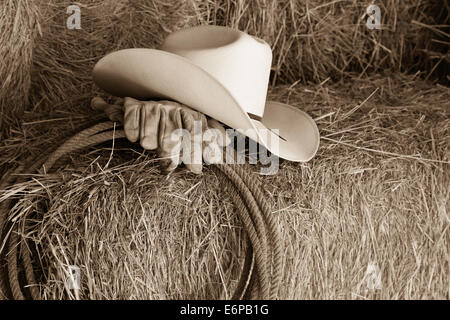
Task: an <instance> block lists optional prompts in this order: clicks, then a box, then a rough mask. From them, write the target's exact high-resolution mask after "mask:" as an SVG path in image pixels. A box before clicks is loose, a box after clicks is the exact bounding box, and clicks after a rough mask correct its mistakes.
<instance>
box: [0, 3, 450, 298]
mask: <svg viewBox="0 0 450 320" xmlns="http://www.w3.org/2000/svg"><path fill="white" fill-rule="evenodd" d="M433 3H434V2H428V1H393V0H384V1H379V3H377V4H379V5H380V6H381V9H382V17H383V18H382V22H383V30H382V31H378V30H375V31H369V30H367V28H366V26H365V19H366V17H365V16H364V10H365V8H366V6H367V5H368V4H370V2H369V1H332V2H329V1H328V2H327V1H304V2H299V1H262V0H261V1H225V0H224V1H132V0H129V1H83V2H81V3H78V4H79V5H80V7H81V13H82V21H81V23H82V29H81V30H68V29H67V28H66V24H65V22H66V18H67V16H68V15H67V14H66V8H67V6H68V5H69V4H72V3H69V2H66V1H50V2H48V1H11V0H2V2H1V6H0V39H1V41H2V47H1V48H0V50H2V51H1V54H2V55H1V56H2V57H4V58H3V60H2V61H1V65H0V67H1V80H2V83H1V92H0V106H1V107H0V108H1V109H0V110H1V112H2V116H1V117H0V120H1V122H0V123H1V132H2V134H3V136H2V141H1V145H0V150H1V153H0V164H1V166H2V169H1V170H0V173H1V172H4V171H5V170H6V169H7V168H10V167H12V166H15V165H17V164H18V163H20V160H21V158H22V157H23V156H24V155H25V154H33V155H39V154H40V153H41V152H42V150H45V149H46V148H48V147H49V146H51V145H53V144H54V143H55V142H57V141H59V140H60V139H61V136H63V135H66V134H67V132H68V131H71V130H75V129H76V128H77V127H78V125H80V124H82V123H84V122H86V121H88V120H89V119H90V118H92V116H89V114H92V111H91V110H90V109H89V100H90V98H91V97H92V96H93V95H94V94H99V93H100V94H103V93H101V92H100V91H99V90H98V88H96V87H95V86H94V85H93V83H92V80H91V78H90V70H91V69H92V66H93V64H94V63H95V62H96V61H97V60H98V59H99V58H100V57H102V56H103V55H104V54H105V53H106V52H109V51H112V50H116V49H119V48H125V47H136V46H145V47H154V46H157V44H158V43H160V42H161V40H162V39H163V38H164V36H165V35H166V34H167V33H168V32H171V31H173V30H176V29H179V28H181V27H183V26H186V25H196V24H199V23H213V24H220V25H229V26H233V27H239V28H240V29H244V30H248V31H249V32H250V33H252V34H256V35H259V36H261V37H263V38H264V39H266V40H267V41H268V42H269V43H270V44H271V45H272V47H273V49H274V62H273V72H272V79H271V81H272V88H271V92H270V96H271V98H274V99H276V100H280V101H282V102H287V103H291V104H293V105H296V106H298V107H299V108H302V109H303V110H305V111H307V112H308V113H309V114H311V115H312V116H313V117H315V118H316V121H317V123H318V126H319V129H320V131H321V134H322V141H321V148H320V150H319V152H318V155H317V156H316V158H315V159H314V160H313V161H311V162H309V163H307V164H297V163H289V162H282V164H281V168H280V172H279V173H278V174H277V175H275V176H268V177H260V178H259V179H260V180H261V183H262V186H263V187H264V190H265V192H266V194H267V196H268V199H269V200H270V202H271V203H272V205H273V208H272V209H273V213H274V214H275V215H277V217H278V219H279V225H280V228H282V230H283V234H284V235H285V237H284V239H285V247H286V255H285V261H284V267H283V268H284V269H283V271H284V284H283V287H282V288H283V289H282V292H281V297H282V298H288V299H303V298H338V299H340V298H356V299H359V298H363V299H364V298H388V299H398V298H446V299H448V298H449V297H450V283H449V277H448V270H449V265H450V253H449V248H450V243H449V241H450V233H449V224H450V220H449V216H448V200H449V190H448V187H447V186H448V185H449V182H450V176H449V170H448V169H449V168H448V164H449V161H450V160H449V151H448V145H449V138H450V135H449V128H450V126H449V121H450V120H449V119H450V117H449V113H450V111H449V110H450V104H449V101H450V99H449V98H450V92H449V89H448V87H446V86H443V85H439V84H432V83H430V82H428V81H426V80H429V79H431V78H434V77H435V76H438V77H439V76H440V79H441V80H442V79H444V82H445V80H446V76H447V74H446V73H445V72H446V71H445V70H446V69H445V67H448V34H447V33H446V30H447V29H446V27H445V26H443V25H446V24H448V20H447V19H448V7H445V6H446V5H447V2H444V3H445V4H444V5H442V4H439V2H435V3H436V4H437V5H433ZM443 67H444V68H443ZM406 73H408V74H410V75H406ZM442 75H443V77H442ZM424 79H425V80H424ZM70 159H71V161H69V162H68V163H66V164H65V166H64V167H62V168H61V169H60V170H59V171H58V173H56V174H52V175H48V176H34V177H33V178H34V179H33V180H31V181H30V182H28V183H26V184H23V185H17V186H14V187H12V188H11V189H9V190H2V191H1V193H0V201H3V200H4V199H5V197H10V196H15V197H18V198H20V201H19V202H18V204H17V206H16V207H15V209H14V211H13V212H12V213H11V218H12V219H14V221H15V222H16V223H19V224H20V225H23V223H24V217H25V216H26V215H27V214H28V213H32V212H33V217H34V219H35V220H32V221H33V222H34V223H35V229H34V231H33V232H31V233H27V234H26V235H25V236H26V237H27V238H29V239H30V240H33V241H30V242H29V243H30V244H31V243H36V247H35V246H34V245H32V246H31V250H36V251H37V252H38V253H39V258H38V260H39V262H40V263H42V264H43V265H44V269H45V270H47V272H46V273H45V274H43V275H42V277H43V279H44V280H45V281H44V285H43V286H42V287H41V292H42V294H43V296H44V298H48V299H55V298H56V299H59V298H100V299H104V298H123V299H127V298H152V299H163V298H169V299H170V298H207V299H209V298H226V297H228V295H229V293H230V291H231V290H232V287H233V285H234V283H235V281H236V275H237V272H238V268H239V267H240V265H241V262H242V258H243V251H244V250H245V248H243V245H242V238H243V234H242V232H241V228H240V224H239V223H238V221H237V219H236V216H235V215H234V212H233V206H232V205H231V203H230V199H228V198H227V195H222V194H221V189H220V186H218V185H217V179H216V177H215V176H214V174H213V173H212V172H211V171H210V170H209V169H208V168H205V172H204V174H203V175H202V176H195V175H192V174H190V173H187V172H186V171H184V170H182V169H180V170H178V171H176V172H175V173H174V174H172V175H171V176H170V177H165V176H161V175H159V171H158V166H157V161H156V159H155V157H154V155H153V154H152V153H144V152H142V150H141V149H140V148H139V147H138V146H130V145H129V144H127V143H125V142H120V141H116V142H115V144H114V147H113V148H112V145H111V144H110V143H109V144H104V145H102V147H101V148H92V149H89V150H88V151H86V152H84V153H81V154H78V155H74V156H71V157H70ZM249 170H251V171H252V172H254V173H255V175H256V174H257V170H258V169H257V168H254V167H249ZM43 203H45V205H43ZM44 209H45V210H44ZM370 263H372V264H375V265H377V266H378V267H379V268H380V270H381V274H382V288H381V289H380V290H374V291H372V290H369V289H368V288H367V286H366V280H367V277H366V276H367V275H366V274H365V272H366V269H367V266H368V265H369V264H370ZM68 265H77V266H79V267H80V268H81V272H82V290H81V291H80V292H79V295H74V292H73V291H70V290H67V289H66V288H65V286H64V280H65V278H66V277H67V272H66V271H67V266H68Z"/></svg>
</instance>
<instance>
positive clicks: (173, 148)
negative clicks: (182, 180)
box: [158, 106, 184, 172]
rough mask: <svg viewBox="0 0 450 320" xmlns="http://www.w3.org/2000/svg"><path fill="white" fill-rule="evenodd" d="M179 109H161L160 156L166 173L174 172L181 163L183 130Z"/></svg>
mask: <svg viewBox="0 0 450 320" xmlns="http://www.w3.org/2000/svg"><path fill="white" fill-rule="evenodd" d="M180 119H181V117H180V112H179V108H165V107H164V106H162V108H161V122H160V128H159V132H158V135H159V148H158V155H159V156H160V157H161V158H168V159H165V160H162V167H163V168H164V169H165V171H166V172H168V171H172V170H174V169H175V168H176V167H177V166H178V164H179V163H180V150H181V143H182V139H183V133H184V132H183V130H182V129H183V128H182V123H181V121H180Z"/></svg>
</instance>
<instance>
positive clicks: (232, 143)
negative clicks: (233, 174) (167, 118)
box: [170, 121, 280, 175]
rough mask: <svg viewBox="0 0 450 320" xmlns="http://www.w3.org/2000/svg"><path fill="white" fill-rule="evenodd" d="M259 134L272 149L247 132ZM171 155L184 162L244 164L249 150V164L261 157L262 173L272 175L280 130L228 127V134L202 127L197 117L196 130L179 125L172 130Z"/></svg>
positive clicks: (276, 165) (277, 160) (253, 134)
mask: <svg viewBox="0 0 450 320" xmlns="http://www.w3.org/2000/svg"><path fill="white" fill-rule="evenodd" d="M256 135H258V136H259V137H260V138H261V139H263V140H264V141H266V142H267V143H268V144H269V145H270V149H271V152H269V151H268V150H267V149H266V148H265V147H264V146H262V145H261V144H259V143H257V142H256V141H254V140H253V139H248V143H246V142H247V139H246V136H256ZM170 139H171V142H172V143H173V147H172V150H171V154H172V155H180V161H181V162H183V163H185V164H201V163H202V161H204V162H205V163H206V164H207V165H209V164H221V163H226V164H244V163H245V161H246V154H247V155H248V162H249V163H250V164H257V163H258V161H259V163H260V164H262V165H263V166H265V167H262V168H261V169H260V174H262V175H272V174H275V173H277V172H278V169H279V158H278V156H277V155H276V154H278V153H279V139H280V138H279V133H278V130H276V129H273V130H269V129H259V130H257V131H256V130H255V129H247V130H235V129H227V130H226V131H225V135H224V133H223V132H221V131H220V130H218V129H212V128H208V129H206V130H205V131H203V128H202V122H201V121H194V125H193V132H190V131H188V130H186V129H176V130H174V131H173V132H172V134H171V137H170Z"/></svg>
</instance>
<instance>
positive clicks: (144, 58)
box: [92, 48, 320, 162]
mask: <svg viewBox="0 0 450 320" xmlns="http://www.w3.org/2000/svg"><path fill="white" fill-rule="evenodd" d="M92 75H93V80H94V82H95V83H96V84H97V85H98V86H99V87H100V88H102V89H103V90H105V91H107V92H109V93H111V94H113V95H115V96H119V97H133V98H136V99H152V98H153V99H155V98H156V99H170V100H175V101H178V102H180V103H183V104H185V105H187V106H189V107H191V108H192V109H195V110H198V111H200V112H202V113H204V114H206V115H208V116H210V117H212V118H214V119H216V120H218V121H220V122H222V123H224V124H226V125H228V126H230V127H231V128H234V129H236V130H238V131H240V132H241V133H243V134H245V135H247V136H248V137H249V138H251V139H253V140H255V141H257V142H259V143H261V144H262V145H264V146H265V147H266V148H267V149H268V150H270V151H271V152H272V153H274V154H276V155H277V156H279V157H280V158H283V159H286V160H290V161H297V162H306V161H308V160H310V159H311V158H312V157H313V156H314V155H315V153H316V152H317V149H318V147H319V141H320V136H319V130H318V128H317V126H316V124H315V122H314V120H313V119H312V118H311V117H310V116H309V115H307V114H306V113H305V112H303V111H301V110H299V109H297V108H294V107H292V106H289V105H286V104H283V103H279V102H273V101H267V103H266V106H265V111H264V116H263V117H262V119H261V121H258V120H254V119H251V118H250V117H249V115H248V114H247V113H246V112H245V110H244V109H243V108H242V107H241V106H240V105H239V104H238V103H237V101H236V99H235V98H234V97H233V95H232V94H231V93H230V92H229V91H228V90H227V89H226V88H225V87H224V86H223V85H222V84H221V83H220V82H219V81H217V80H216V79H215V78H214V77H213V76H211V75H210V74H209V73H208V72H206V71H205V70H203V69H202V68H200V67H198V66H196V65H194V64H193V63H192V62H190V61H189V60H188V59H186V58H184V57H181V56H178V55H176V54H173V53H170V52H166V51H162V50H156V49H144V48H137V49H124V50H119V51H115V52H112V53H110V54H108V55H106V56H104V57H103V58H102V59H100V60H99V61H98V62H97V64H96V65H95V67H94V70H93V73H92ZM262 129H266V130H262ZM267 129H269V130H267ZM275 130H278V136H280V137H281V138H278V137H277V136H276V135H275V132H276V131H275ZM261 132H265V134H261ZM275 141H277V142H278V147H277V145H276V144H274V142H275Z"/></svg>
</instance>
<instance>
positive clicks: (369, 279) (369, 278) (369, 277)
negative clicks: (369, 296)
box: [364, 262, 381, 291]
mask: <svg viewBox="0 0 450 320" xmlns="http://www.w3.org/2000/svg"><path fill="white" fill-rule="evenodd" d="M364 280H365V281H366V287H367V289H369V290H371V291H374V290H381V270H380V268H378V266H377V265H376V264H375V263H373V262H371V263H369V264H368V265H367V270H366V274H365V275H364Z"/></svg>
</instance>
